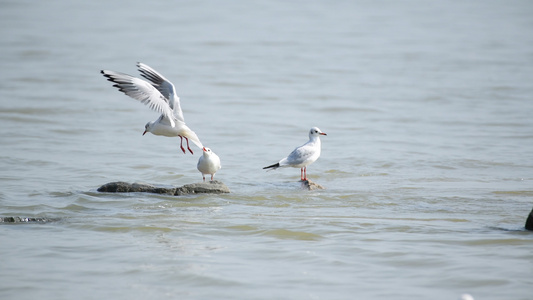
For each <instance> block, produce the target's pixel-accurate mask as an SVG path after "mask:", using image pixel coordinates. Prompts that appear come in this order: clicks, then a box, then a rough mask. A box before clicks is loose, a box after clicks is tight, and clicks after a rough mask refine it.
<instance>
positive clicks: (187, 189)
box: [97, 180, 230, 196]
mask: <svg viewBox="0 0 533 300" xmlns="http://www.w3.org/2000/svg"><path fill="white" fill-rule="evenodd" d="M97 191H99V192H103V193H154V194H166V195H174V196H182V195H190V194H222V193H229V192H230V190H229V188H228V187H227V186H226V185H225V184H224V183H222V182H220V181H218V180H214V181H210V182H200V183H193V184H186V185H184V186H181V187H164V186H155V185H152V184H146V183H127V182H121V181H118V182H110V183H107V184H104V185H102V186H101V187H99V188H98V190H97Z"/></svg>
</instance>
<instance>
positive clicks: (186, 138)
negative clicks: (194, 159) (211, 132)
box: [183, 137, 194, 154]
mask: <svg viewBox="0 0 533 300" xmlns="http://www.w3.org/2000/svg"><path fill="white" fill-rule="evenodd" d="M185 140H186V141H187V149H189V152H191V154H194V152H192V150H191V148H190V147H189V139H188V138H187V137H185ZM183 153H185V150H183Z"/></svg>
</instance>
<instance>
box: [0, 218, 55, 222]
mask: <svg viewBox="0 0 533 300" xmlns="http://www.w3.org/2000/svg"><path fill="white" fill-rule="evenodd" d="M58 220H59V219H50V218H21V217H0V223H48V222H54V221H58Z"/></svg>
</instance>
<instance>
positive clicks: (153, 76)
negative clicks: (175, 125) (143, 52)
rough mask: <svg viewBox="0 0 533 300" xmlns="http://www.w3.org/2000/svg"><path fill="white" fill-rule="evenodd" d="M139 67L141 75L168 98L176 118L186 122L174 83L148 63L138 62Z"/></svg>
mask: <svg viewBox="0 0 533 300" xmlns="http://www.w3.org/2000/svg"><path fill="white" fill-rule="evenodd" d="M137 67H138V69H139V72H140V73H141V76H142V77H144V78H146V79H148V81H150V83H151V84H152V85H153V86H154V87H155V88H156V89H157V90H158V91H159V92H160V93H161V95H163V97H165V98H166V99H167V100H168V104H169V105H170V108H171V109H172V110H173V112H174V116H175V117H176V119H178V120H180V121H182V122H185V119H184V118H183V112H182V111H181V105H180V98H179V97H178V95H177V94H176V88H175V87H174V84H172V82H170V81H169V80H168V79H166V78H165V77H164V76H163V75H161V74H160V73H159V72H157V71H156V70H154V69H153V68H151V67H150V66H148V65H146V64H143V63H141V62H138V63H137Z"/></svg>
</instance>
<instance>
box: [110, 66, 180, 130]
mask: <svg viewBox="0 0 533 300" xmlns="http://www.w3.org/2000/svg"><path fill="white" fill-rule="evenodd" d="M100 73H102V74H103V75H104V76H105V77H107V80H109V81H111V82H113V83H114V85H113V86H114V87H116V88H118V90H119V91H121V92H123V93H124V94H126V95H128V96H130V97H131V98H133V99H135V100H138V101H140V102H141V103H143V104H146V105H148V107H150V108H151V109H152V110H154V111H157V112H159V113H160V114H162V115H164V116H165V117H167V118H168V119H169V120H170V123H171V125H172V126H175V123H174V117H173V111H172V109H171V108H170V106H169V102H168V101H167V99H166V98H165V97H164V96H163V95H162V94H161V92H160V91H159V90H157V89H156V88H155V87H154V86H152V85H151V84H150V83H148V82H146V81H144V80H142V79H139V78H135V77H133V76H130V75H128V74H124V73H119V72H114V71H109V70H102V71H101V72H100Z"/></svg>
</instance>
